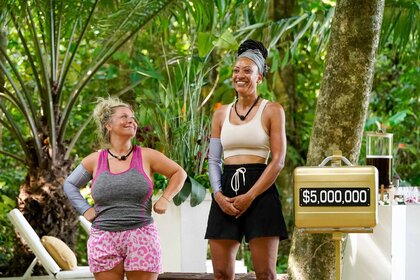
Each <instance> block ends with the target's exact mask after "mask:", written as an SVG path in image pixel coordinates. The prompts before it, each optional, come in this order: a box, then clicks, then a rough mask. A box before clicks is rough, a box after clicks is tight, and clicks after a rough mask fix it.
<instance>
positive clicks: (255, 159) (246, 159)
mask: <svg viewBox="0 0 420 280" xmlns="http://www.w3.org/2000/svg"><path fill="white" fill-rule="evenodd" d="M250 163H266V162H265V158H262V157H259V156H252V155H240V156H232V157H228V158H225V160H224V164H230V165H232V164H250Z"/></svg>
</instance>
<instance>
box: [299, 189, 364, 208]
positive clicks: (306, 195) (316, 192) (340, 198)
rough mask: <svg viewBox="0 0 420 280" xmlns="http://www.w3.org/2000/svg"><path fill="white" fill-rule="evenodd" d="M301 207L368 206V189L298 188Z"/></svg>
mask: <svg viewBox="0 0 420 280" xmlns="http://www.w3.org/2000/svg"><path fill="white" fill-rule="evenodd" d="M299 205H300V206H301V207H302V206H370V188H349V187H336V188H331V187H328V188H304V187H303V188H300V189H299Z"/></svg>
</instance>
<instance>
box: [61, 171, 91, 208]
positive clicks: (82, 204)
mask: <svg viewBox="0 0 420 280" xmlns="http://www.w3.org/2000/svg"><path fill="white" fill-rule="evenodd" d="M90 180H92V174H90V173H89V172H88V171H87V170H86V169H85V168H84V167H83V165H82V164H79V166H77V167H76V169H75V170H74V171H73V172H72V173H71V174H70V175H69V177H67V179H66V181H65V182H64V185H63V189H64V192H65V194H66V195H67V197H68V199H69V200H70V202H71V204H72V205H73V206H74V208H76V210H77V211H78V212H79V213H80V214H82V215H83V213H85V212H86V210H88V209H89V208H91V207H92V206H90V205H89V203H87V201H86V199H84V198H83V196H82V194H81V193H80V188H82V187H84V186H86V184H87V183H88V182H89V181H90Z"/></svg>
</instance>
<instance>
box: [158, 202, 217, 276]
mask: <svg viewBox="0 0 420 280" xmlns="http://www.w3.org/2000/svg"><path fill="white" fill-rule="evenodd" d="M154 201H155V200H154ZM154 201H153V202H154ZM210 205H211V196H210V194H207V195H206V198H205V200H204V201H203V202H202V203H200V204H199V205H197V206H195V207H191V206H190V201H189V199H188V200H187V201H185V202H184V203H182V204H181V205H180V206H175V204H173V202H172V203H171V204H170V207H169V208H168V210H167V211H166V213H165V214H164V215H158V214H156V213H154V212H153V214H152V216H153V219H154V220H155V222H156V225H157V228H158V231H159V236H160V240H161V244H162V254H163V271H164V272H202V273H205V272H206V259H207V240H206V239H204V234H205V231H206V227H207V218H208V215H209V210H210Z"/></svg>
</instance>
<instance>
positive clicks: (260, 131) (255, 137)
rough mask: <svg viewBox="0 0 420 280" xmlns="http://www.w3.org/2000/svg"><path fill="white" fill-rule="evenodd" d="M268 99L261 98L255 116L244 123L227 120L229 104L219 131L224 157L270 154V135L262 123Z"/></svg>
mask: <svg viewBox="0 0 420 280" xmlns="http://www.w3.org/2000/svg"><path fill="white" fill-rule="evenodd" d="M267 102H268V100H263V101H262V102H261V105H260V106H259V107H258V111H257V113H256V114H255V116H254V117H253V118H252V119H251V120H250V121H249V122H247V123H244V124H239V125H236V124H231V123H230V121H229V116H230V111H231V108H232V105H233V103H231V104H229V106H228V107H227V111H226V116H225V120H224V122H223V126H222V130H221V132H220V141H221V142H222V146H223V155H224V158H225V159H226V158H228V157H232V156H238V155H254V156H259V157H262V158H265V160H266V162H267V160H268V156H269V155H270V137H269V135H268V134H267V132H266V131H265V130H264V128H263V125H262V119H261V116H262V112H263V110H264V108H265V105H267Z"/></svg>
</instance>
